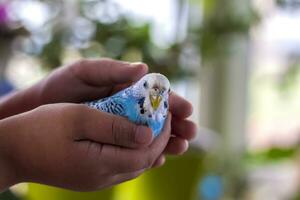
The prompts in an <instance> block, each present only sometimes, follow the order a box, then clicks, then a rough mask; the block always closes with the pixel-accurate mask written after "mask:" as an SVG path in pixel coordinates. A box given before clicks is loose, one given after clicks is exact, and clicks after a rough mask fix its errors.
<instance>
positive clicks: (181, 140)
mask: <svg viewBox="0 0 300 200" xmlns="http://www.w3.org/2000/svg"><path fill="white" fill-rule="evenodd" d="M147 72H148V66H147V65H146V64H143V63H128V62H121V61H115V60H111V59H100V60H99V59H98V60H81V61H79V62H76V63H74V64H72V65H69V66H66V67H63V68H60V69H58V70H57V71H55V72H54V73H52V74H51V75H50V76H49V77H48V78H47V79H46V80H45V81H43V82H42V83H41V85H40V91H41V95H40V96H41V102H43V104H45V103H57V102H73V103H78V102H83V101H89V100H93V99H97V98H103V97H107V96H110V95H112V94H114V93H116V92H117V91H119V90H121V89H123V88H125V87H128V86H129V85H131V84H132V83H134V82H136V81H138V80H139V79H140V78H141V77H142V76H144V75H145V74H146V73H147ZM192 111H193V109H192V105H191V104H190V103H189V102H188V101H187V100H185V99H184V98H182V97H180V96H178V95H177V94H176V93H174V92H171V95H170V112H171V114H172V115H173V119H172V137H171V138H170V141H169V143H168V146H167V148H166V149H165V153H166V154H173V155H180V154H183V153H184V152H185V151H186V150H187V149H188V141H190V140H191V139H193V138H194V137H195V135H196V125H195V124H194V123H193V122H192V121H190V120H188V119H187V118H188V117H189V116H190V115H191V114H192ZM164 160H165V158H164V156H163V155H162V156H161V157H160V158H159V159H158V161H157V162H156V163H155V166H160V165H162V164H163V163H164Z"/></svg>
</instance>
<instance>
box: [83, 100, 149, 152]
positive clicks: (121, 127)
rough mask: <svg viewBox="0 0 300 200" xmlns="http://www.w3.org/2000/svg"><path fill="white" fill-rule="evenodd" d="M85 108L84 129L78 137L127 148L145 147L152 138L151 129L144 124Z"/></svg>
mask: <svg viewBox="0 0 300 200" xmlns="http://www.w3.org/2000/svg"><path fill="white" fill-rule="evenodd" d="M85 107H86V106H85ZM86 110H87V111H86V112H87V114H86V115H84V116H85V119H84V120H83V122H82V123H83V127H84V130H83V131H80V134H81V135H80V138H79V139H82V140H92V141H95V142H98V143H104V144H112V145H118V146H122V147H127V148H141V147H145V146H148V145H149V144H150V143H151V142H152V140H153V139H152V138H153V134H152V131H151V129H150V128H148V127H146V126H139V125H136V124H134V123H132V122H130V121H129V120H127V119H126V118H124V117H121V116H117V115H112V114H109V113H105V112H101V111H99V110H96V109H92V108H89V107H86Z"/></svg>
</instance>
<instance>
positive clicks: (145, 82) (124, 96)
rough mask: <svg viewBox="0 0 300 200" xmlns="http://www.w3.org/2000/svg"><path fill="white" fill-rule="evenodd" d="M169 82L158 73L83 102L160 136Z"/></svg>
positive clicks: (165, 114)
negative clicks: (117, 90) (139, 125)
mask: <svg viewBox="0 0 300 200" xmlns="http://www.w3.org/2000/svg"><path fill="white" fill-rule="evenodd" d="M169 93H170V82H169V80H168V79H167V78H166V77H165V76H164V75H162V74H158V73H151V74H147V75H145V76H144V77H143V78H141V79H140V80H139V81H138V82H136V83H135V84H133V85H132V86H130V87H128V88H126V89H124V90H121V91H120V92H118V93H116V94H114V95H113V96H111V97H107V98H104V99H100V100H96V101H92V102H88V103H86V104H87V105H88V106H90V107H92V108H95V109H98V110H101V111H104V112H108V113H112V114H115V115H120V116H123V117H126V118H128V119H129V120H130V121H132V122H134V123H136V124H141V125H147V126H148V127H150V128H151V129H152V131H153V134H154V136H157V135H159V134H160V132H161V130H162V128H163V126H164V122H165V119H166V117H167V113H168V107H169V103H168V99H169Z"/></svg>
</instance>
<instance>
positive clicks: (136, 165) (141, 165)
mask: <svg viewBox="0 0 300 200" xmlns="http://www.w3.org/2000/svg"><path fill="white" fill-rule="evenodd" d="M131 166H132V169H131V170H132V171H136V170H140V169H145V168H148V167H147V162H145V159H143V158H141V157H135V158H134V159H133V160H132V162H131Z"/></svg>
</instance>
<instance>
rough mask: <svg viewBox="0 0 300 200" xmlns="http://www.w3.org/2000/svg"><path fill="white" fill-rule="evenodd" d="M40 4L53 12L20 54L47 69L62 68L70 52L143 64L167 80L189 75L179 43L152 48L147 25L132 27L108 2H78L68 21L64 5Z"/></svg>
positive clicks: (115, 5) (130, 21) (46, 2)
mask: <svg viewBox="0 0 300 200" xmlns="http://www.w3.org/2000/svg"><path fill="white" fill-rule="evenodd" d="M15 1H16V0H15ZM44 4H45V5H46V6H48V7H49V8H50V7H51V8H53V7H54V8H57V12H54V13H56V14H53V16H51V17H49V19H48V21H47V22H46V23H45V25H44V26H43V27H41V29H40V30H34V31H32V32H31V36H30V37H29V38H28V39H26V40H25V41H26V42H25V43H24V44H25V46H24V48H23V50H24V51H25V52H27V53H29V54H31V55H32V56H35V57H37V58H39V59H40V61H41V63H42V65H43V66H45V67H46V68H47V69H53V68H56V67H58V66H60V65H62V64H63V63H64V62H63V60H64V53H66V52H68V51H70V50H72V51H77V52H78V53H79V54H80V57H87V58H94V57H109V58H113V59H119V60H126V61H143V62H145V63H147V64H148V65H149V67H150V71H155V72H159V73H162V74H165V75H167V76H168V77H169V78H170V79H176V78H182V77H184V76H186V75H192V72H191V71H189V70H188V69H187V68H186V66H185V64H183V63H182V60H181V58H182V57H183V56H182V54H183V53H184V51H185V49H186V48H185V44H184V43H183V42H174V43H173V44H171V45H170V46H169V47H167V48H162V47H159V46H157V45H155V44H154V43H153V42H152V38H151V34H150V33H151V24H150V23H148V22H144V23H143V24H139V25H136V24H134V22H132V20H130V19H129V18H128V17H127V16H126V15H125V14H123V13H122V11H121V9H120V8H119V7H118V5H117V4H115V3H113V2H112V1H103V0H92V1H78V3H75V4H76V6H75V7H76V9H77V10H76V9H75V10H73V11H72V12H73V13H72V15H73V17H72V19H71V21H68V20H67V17H66V16H65V15H66V14H65V13H67V12H68V11H66V10H65V9H64V8H66V7H67V3H66V2H63V1H54V2H50V1H44ZM73 5H74V4H73ZM96 8H97V9H96ZM112 11H113V12H112ZM64 18H66V19H64ZM64 20H66V21H64ZM69 20H70V19H69ZM44 32H45V33H44ZM43 34H44V35H46V36H43ZM41 40H42V42H41Z"/></svg>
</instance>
